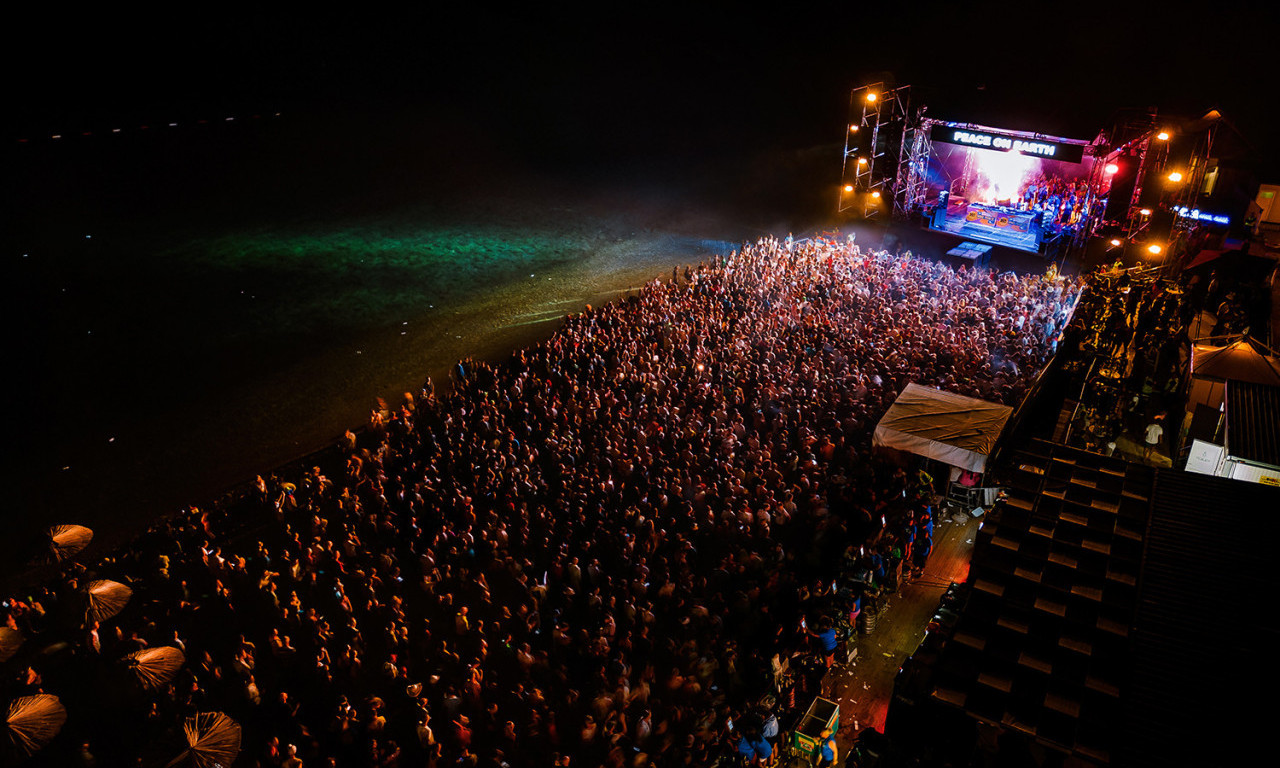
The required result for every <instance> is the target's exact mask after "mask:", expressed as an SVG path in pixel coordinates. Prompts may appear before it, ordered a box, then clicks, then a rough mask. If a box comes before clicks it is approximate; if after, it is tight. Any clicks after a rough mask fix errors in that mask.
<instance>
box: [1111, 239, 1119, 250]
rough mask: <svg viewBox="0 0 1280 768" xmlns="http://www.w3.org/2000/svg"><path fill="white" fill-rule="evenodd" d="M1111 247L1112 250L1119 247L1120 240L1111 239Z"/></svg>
mask: <svg viewBox="0 0 1280 768" xmlns="http://www.w3.org/2000/svg"><path fill="white" fill-rule="evenodd" d="M1111 247H1112V248H1118V247H1120V238H1118V237H1113V238H1111Z"/></svg>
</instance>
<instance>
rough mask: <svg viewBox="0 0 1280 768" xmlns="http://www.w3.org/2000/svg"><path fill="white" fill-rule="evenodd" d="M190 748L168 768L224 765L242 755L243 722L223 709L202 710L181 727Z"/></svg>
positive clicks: (204, 767) (207, 767) (167, 767)
mask: <svg viewBox="0 0 1280 768" xmlns="http://www.w3.org/2000/svg"><path fill="white" fill-rule="evenodd" d="M182 730H183V733H184V734H185V735H186V737H187V749H186V751H184V752H183V753H182V754H181V755H178V756H177V757H176V758H174V759H173V760H172V761H171V762H170V763H169V764H168V765H167V766H166V768H176V766H189V767H190V768H215V766H216V767H217V768H223V767H225V766H229V765H231V764H232V763H234V762H235V759H236V755H238V754H240V725H239V723H237V722H236V721H235V720H232V719H231V718H229V717H227V716H226V715H224V714H222V713H221V712H201V713H199V714H197V715H196V716H195V717H189V718H187V722H186V723H184V724H183V726H182Z"/></svg>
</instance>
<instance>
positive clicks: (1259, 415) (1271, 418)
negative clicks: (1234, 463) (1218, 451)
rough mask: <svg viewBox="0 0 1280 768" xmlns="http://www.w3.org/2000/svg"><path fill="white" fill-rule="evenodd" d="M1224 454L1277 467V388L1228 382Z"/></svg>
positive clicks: (1279, 402) (1279, 403)
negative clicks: (1225, 446)
mask: <svg viewBox="0 0 1280 768" xmlns="http://www.w3.org/2000/svg"><path fill="white" fill-rule="evenodd" d="M1226 411H1227V438H1226V443H1227V453H1228V454H1230V455H1231V457H1232V458H1239V459H1245V460H1247V461H1252V462H1257V463H1259V464H1270V465H1271V466H1280V387H1268V386H1265V385H1262V384H1252V383H1249V382H1244V381H1228V382H1227V396H1226Z"/></svg>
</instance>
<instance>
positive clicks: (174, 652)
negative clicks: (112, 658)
mask: <svg viewBox="0 0 1280 768" xmlns="http://www.w3.org/2000/svg"><path fill="white" fill-rule="evenodd" d="M186 661H187V657H186V656H185V655H183V653H182V651H180V650H178V649H177V648H171V647H169V646H167V645H162V646H159V647H157V648H144V649H142V650H141V651H137V652H135V653H131V654H129V655H128V656H125V657H124V664H125V666H126V667H127V668H128V669H129V671H130V672H132V673H133V674H134V676H135V677H137V678H138V682H139V683H142V687H143V688H159V687H160V686H162V685H164V684H165V683H167V682H169V681H170V680H172V679H173V676H174V675H176V674H178V670H179V669H182V665H183V664H185V663H186Z"/></svg>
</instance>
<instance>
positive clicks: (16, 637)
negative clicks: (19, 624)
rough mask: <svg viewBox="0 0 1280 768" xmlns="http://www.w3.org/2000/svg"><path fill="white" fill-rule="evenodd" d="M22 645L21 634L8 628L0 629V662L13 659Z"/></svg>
mask: <svg viewBox="0 0 1280 768" xmlns="http://www.w3.org/2000/svg"><path fill="white" fill-rule="evenodd" d="M21 645H22V633H21V632H19V631H18V630H16V629H10V628H9V627H0V662H5V661H8V660H9V659H12V658H13V654H15V653H17V652H18V647H19V646H21Z"/></svg>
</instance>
